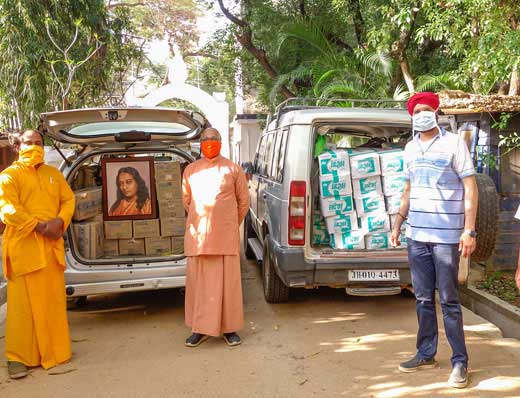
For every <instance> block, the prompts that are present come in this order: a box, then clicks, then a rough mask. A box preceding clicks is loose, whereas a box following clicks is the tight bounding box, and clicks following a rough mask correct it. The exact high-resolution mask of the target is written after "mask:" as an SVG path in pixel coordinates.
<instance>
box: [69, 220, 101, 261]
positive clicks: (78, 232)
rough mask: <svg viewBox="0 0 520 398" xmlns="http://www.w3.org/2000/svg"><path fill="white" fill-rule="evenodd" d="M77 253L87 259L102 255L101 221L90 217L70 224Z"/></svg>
mask: <svg viewBox="0 0 520 398" xmlns="http://www.w3.org/2000/svg"><path fill="white" fill-rule="evenodd" d="M72 230H73V232H74V238H75V243H76V246H77V247H78V251H79V254H80V255H81V256H83V257H85V258H87V259H89V260H94V259H97V258H100V257H103V253H104V250H103V221H102V220H99V219H92V220H88V221H82V222H77V223H74V224H72Z"/></svg>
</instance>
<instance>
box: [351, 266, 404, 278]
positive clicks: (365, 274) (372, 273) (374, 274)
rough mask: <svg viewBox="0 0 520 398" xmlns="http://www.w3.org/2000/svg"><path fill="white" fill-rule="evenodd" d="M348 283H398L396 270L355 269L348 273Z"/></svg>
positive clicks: (397, 271)
mask: <svg viewBox="0 0 520 398" xmlns="http://www.w3.org/2000/svg"><path fill="white" fill-rule="evenodd" d="M348 280H349V281H398V280H399V270H398V269H357V270H352V271H349V272H348Z"/></svg>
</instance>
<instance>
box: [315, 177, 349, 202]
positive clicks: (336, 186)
mask: <svg viewBox="0 0 520 398" xmlns="http://www.w3.org/2000/svg"><path fill="white" fill-rule="evenodd" d="M320 192H321V196H322V197H338V196H346V195H351V194H352V183H351V182H350V176H349V175H344V176H343V175H340V176H333V175H331V174H329V175H326V176H323V177H320Z"/></svg>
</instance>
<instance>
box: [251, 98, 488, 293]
mask: <svg viewBox="0 0 520 398" xmlns="http://www.w3.org/2000/svg"><path fill="white" fill-rule="evenodd" d="M345 102H351V103H353V104H355V101H354V102H353V101H352V100H345ZM362 102H364V105H365V106H366V102H365V101H362ZM392 105H393V104H392ZM439 123H440V124H441V125H444V126H445V127H447V129H448V130H451V131H457V128H458V125H457V121H456V120H455V118H453V117H452V116H450V117H447V116H442V117H441V118H440V120H439ZM411 128H412V126H411V120H410V116H409V115H408V113H407V111H406V110H404V109H396V108H391V109H384V108H375V107H370V108H366V107H365V108H363V107H357V106H353V107H351V108H345V107H325V106H312V105H308V104H306V103H305V101H303V103H302V100H301V99H291V100H287V101H285V102H284V103H282V104H281V105H279V106H278V107H277V110H276V113H275V115H274V116H270V117H269V118H268V122H267V126H266V128H265V130H264V132H263V133H262V136H261V138H260V140H259V144H258V147H257V153H256V157H255V159H254V161H253V162H248V163H245V164H243V167H244V169H245V171H246V174H247V175H248V178H249V188H250V198H251V207H250V210H249V213H248V215H247V217H246V220H245V224H244V239H243V242H244V251H245V254H246V257H247V258H249V259H255V258H256V259H257V260H258V261H259V262H261V264H262V279H263V289H264V296H265V298H266V300H267V301H268V302H273V303H276V302H284V301H287V300H288V299H289V293H290V289H291V288H316V287H319V286H330V287H338V288H345V289H346V292H347V293H348V294H351V295H387V294H397V293H399V292H401V291H402V289H408V288H410V287H411V276H410V270H409V266H408V260H407V251H406V249H405V248H395V249H394V248H392V249H383V250H364V249H363V250H361V249H360V250H338V249H332V248H331V247H330V246H328V245H323V244H315V242H314V243H313V242H312V226H313V223H314V222H315V220H314V218H315V216H316V211H318V212H319V209H320V205H319V189H318V177H319V172H318V162H317V160H315V158H314V146H315V143H316V139H317V137H318V136H319V135H321V136H328V138H329V139H331V140H333V141H334V142H337V143H339V145H338V148H339V147H341V148H346V149H355V148H361V147H375V148H404V146H405V145H406V143H407V142H408V140H409V139H410V138H411V135H412V134H411ZM477 184H478V187H479V196H480V200H479V214H478V217H477V231H479V234H478V239H477V245H478V248H477V251H476V252H475V253H474V255H473V259H474V260H478V261H484V260H486V259H487V258H488V257H489V256H490V255H491V252H492V251H493V247H494V242H495V238H496V222H494V220H497V219H498V195H497V193H496V188H495V185H494V183H493V181H492V180H491V178H490V177H488V176H486V175H482V174H479V175H477ZM461 269H464V271H465V272H466V274H465V276H464V275H463V276H462V277H459V279H462V282H464V280H465V277H467V270H468V267H467V266H466V267H463V266H461Z"/></svg>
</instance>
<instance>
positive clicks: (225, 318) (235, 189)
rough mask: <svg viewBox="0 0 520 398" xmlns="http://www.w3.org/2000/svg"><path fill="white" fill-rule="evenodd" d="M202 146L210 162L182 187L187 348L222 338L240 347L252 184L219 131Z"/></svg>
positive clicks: (187, 175) (209, 133)
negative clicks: (243, 250)
mask: <svg viewBox="0 0 520 398" xmlns="http://www.w3.org/2000/svg"><path fill="white" fill-rule="evenodd" d="M200 141H201V151H202V154H203V155H204V157H202V158H201V159H199V160H197V161H196V162H194V163H192V164H190V165H189V166H188V167H187V168H186V170H185V171H184V175H183V184H182V190H183V202H184V208H185V209H186V211H187V212H188V217H187V220H186V235H185V240H184V251H185V254H186V256H187V258H188V267H187V272H186V299H185V316H186V324H187V325H188V326H189V327H191V330H192V335H191V336H190V337H189V338H188V339H187V340H186V345H187V346H189V347H195V346H198V345H199V344H200V343H202V342H203V341H204V340H206V339H207V338H208V337H209V336H220V335H221V334H222V335H223V337H224V340H225V341H226V342H227V344H228V345H238V344H240V343H241V340H240V337H239V336H238V334H237V333H236V332H238V331H239V330H241V329H242V328H243V325H244V311H243V304H242V282H241V277H240V233H239V227H240V224H241V223H242V221H243V220H244V217H245V216H246V213H247V211H248V210H249V192H248V186H247V180H246V176H245V174H244V172H243V171H242V169H241V168H240V167H239V166H238V165H236V164H235V163H233V162H231V161H230V160H228V159H226V158H224V157H222V156H221V155H220V148H221V138H220V134H219V132H218V131H217V130H216V129H213V128H209V129H206V130H204V131H203V133H202V135H201V140H200Z"/></svg>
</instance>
